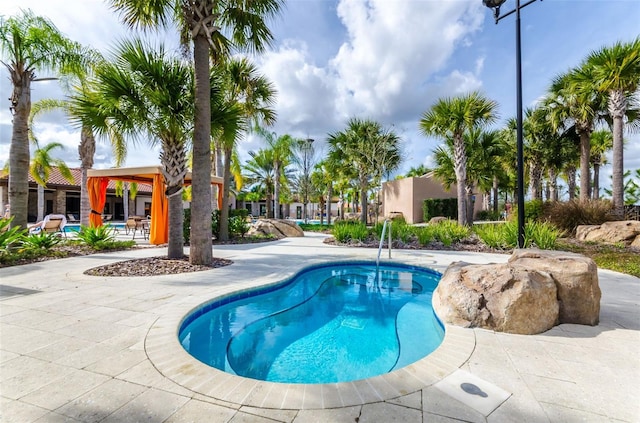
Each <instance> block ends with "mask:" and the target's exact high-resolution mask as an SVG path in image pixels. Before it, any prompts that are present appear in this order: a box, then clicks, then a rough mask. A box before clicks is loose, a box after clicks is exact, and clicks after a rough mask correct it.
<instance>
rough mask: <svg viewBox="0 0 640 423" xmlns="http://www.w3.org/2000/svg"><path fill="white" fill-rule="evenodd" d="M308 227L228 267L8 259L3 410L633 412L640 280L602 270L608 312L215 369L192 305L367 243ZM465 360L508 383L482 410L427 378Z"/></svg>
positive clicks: (427, 257) (413, 256)
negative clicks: (282, 372)
mask: <svg viewBox="0 0 640 423" xmlns="http://www.w3.org/2000/svg"><path fill="white" fill-rule="evenodd" d="M322 240H323V236H322V235H318V234H311V233H308V234H307V236H305V237H304V238H288V239H285V240H281V241H276V242H270V243H265V244H246V245H226V246H215V247H214V255H215V256H216V257H223V258H228V259H231V260H233V261H234V264H233V265H231V266H227V267H223V268H219V269H213V270H210V271H206V272H195V273H188V274H180V275H167V276H158V277H150V278H145V277H135V278H133V277H132V278H118V277H116V278H106V277H93V276H86V275H84V274H83V273H82V272H83V271H84V270H86V269H88V268H91V267H94V266H98V265H103V264H108V263H111V262H114V261H118V260H124V259H131V258H135V257H146V256H158V255H163V254H165V253H166V249H165V248H145V249H140V250H135V251H128V252H116V253H111V254H96V255H93V256H86V257H77V258H71V259H63V260H55V261H49V262H46V263H34V264H30V265H25V266H20V267H11V268H5V269H0V281H1V282H0V285H1V288H0V290H1V294H2V295H0V421H2V422H12V421H17V422H21V423H26V422H57V421H79V422H120V421H134V420H145V421H155V422H173V423H177V422H187V421H207V422H252V423H253V422H259V421H265V422H274V421H280V422H286V423H290V422H295V423H304V422H311V421H322V422H353V421H355V419H356V418H358V419H359V421H360V422H390V421H400V422H414V421H415V422H423V421H425V422H426V421H429V422H440V421H441V422H452V421H460V420H463V421H473V422H475V421H477V422H492V423H493V422H512V421H527V422H567V421H595V422H599V421H602V422H609V421H623V422H639V421H640V403H639V402H638V401H637V392H638V391H639V390H640V389H639V388H640V279H638V278H634V277H631V276H628V275H622V274H619V273H615V272H611V271H606V270H601V271H599V278H600V286H601V288H602V292H603V295H602V301H601V315H600V320H601V321H600V324H599V325H598V326H595V327H590V326H580V325H561V326H558V327H555V328H553V329H552V330H550V331H548V332H546V333H543V334H540V335H535V336H522V335H510V334H502V333H494V332H491V331H487V330H482V329H462V328H454V327H447V332H446V333H447V337H446V338H445V342H444V343H443V345H442V346H441V347H440V348H439V349H438V350H436V351H435V352H434V353H433V354H431V355H430V356H429V357H427V358H425V359H422V360H420V361H419V362H417V363H414V364H412V365H410V366H407V367H406V368H404V369H401V370H399V371H396V372H394V373H391V374H389V375H385V376H380V377H376V378H371V379H367V380H364V381H356V382H353V383H339V384H330V385H306V386H305V385H295V384H294V385H292V384H274V383H269V382H261V381H253V380H248V379H244V378H239V377H236V376H233V375H228V374H225V373H222V372H220V371H218V370H216V369H212V368H209V367H207V366H205V365H204V364H202V363H200V362H199V361H197V360H195V359H194V358H193V357H191V356H190V355H188V354H187V353H186V352H185V351H184V350H182V349H181V346H180V344H179V342H178V340H177V337H176V336H175V334H176V331H177V325H178V324H179V322H180V319H181V318H182V317H183V316H184V315H186V314H187V313H188V312H189V310H191V309H193V308H195V307H197V306H198V305H199V304H201V303H203V302H205V301H207V300H209V299H211V298H214V297H216V296H219V295H222V294H225V293H229V292H234V291H237V290H241V289H248V288H251V287H253V286H256V285H259V284H265V283H274V282H277V281H279V280H282V279H283V278H285V277H287V276H290V275H292V274H293V273H295V272H296V271H298V270H299V269H301V268H303V267H304V266H307V265H310V264H313V263H317V262H322V261H328V260H349V259H351V260H353V259H363V258H364V259H374V258H375V251H374V250H372V249H358V248H344V247H336V246H330V245H325V244H323V243H322ZM507 258H508V256H506V255H496V254H480V253H466V252H446V251H400V250H394V251H393V260H394V261H399V262H406V263H411V264H420V265H423V266H427V267H432V268H434V269H436V270H439V271H444V269H446V267H447V266H448V265H449V263H451V262H452V261H460V260H463V261H467V262H471V263H487V262H505V261H506V260H507ZM457 369H461V370H463V371H464V372H469V373H471V374H472V375H473V376H474V377H477V378H480V379H481V380H484V381H486V382H487V383H490V384H492V385H495V386H496V387H499V388H501V389H502V390H504V391H506V392H508V393H510V394H511V396H510V397H509V398H508V399H507V400H506V401H505V402H504V403H502V404H501V405H500V406H499V407H498V408H497V409H495V410H494V411H493V412H491V413H490V414H489V415H488V416H484V415H482V414H481V413H479V412H478V411H476V410H474V409H473V408H471V407H470V406H469V405H467V404H464V403H463V402H460V401H458V400H456V399H454V398H452V397H451V396H449V395H447V394H446V393H444V392H442V391H441V390H439V389H438V388H437V387H435V386H434V384H435V383H437V382H438V381H440V380H442V379H443V378H445V377H447V376H448V375H450V374H452V373H453V372H454V371H456V370H457Z"/></svg>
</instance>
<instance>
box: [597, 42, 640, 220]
mask: <svg viewBox="0 0 640 423" xmlns="http://www.w3.org/2000/svg"><path fill="white" fill-rule="evenodd" d="M586 66H588V67H589V68H591V69H592V74H593V76H594V78H595V81H594V85H595V87H596V89H597V90H598V91H599V92H600V93H602V94H607V96H608V104H607V110H608V112H609V116H611V118H612V119H613V158H612V162H613V163H612V164H613V173H612V176H613V180H612V187H611V188H612V192H613V206H614V209H616V210H617V211H618V212H620V211H622V208H623V206H624V159H623V130H624V117H625V113H626V110H627V107H628V103H629V98H630V97H631V96H632V95H634V94H635V93H636V91H637V90H638V87H639V86H640V37H638V38H636V39H635V40H634V41H631V42H628V43H622V42H618V43H616V44H614V45H613V46H611V47H604V48H602V49H600V50H598V51H596V52H594V53H591V54H590V55H589V57H588V58H587V61H586Z"/></svg>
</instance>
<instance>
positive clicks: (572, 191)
mask: <svg viewBox="0 0 640 423" xmlns="http://www.w3.org/2000/svg"><path fill="white" fill-rule="evenodd" d="M566 172H567V188H568V190H569V200H573V199H575V198H576V167H575V166H573V165H570V166H568V167H567V170H566Z"/></svg>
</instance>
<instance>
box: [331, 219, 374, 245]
mask: <svg viewBox="0 0 640 423" xmlns="http://www.w3.org/2000/svg"><path fill="white" fill-rule="evenodd" d="M331 234H332V235H333V237H334V238H335V239H336V241H338V242H340V243H343V242H348V241H364V240H366V239H367V238H369V229H368V228H367V226H366V225H365V224H364V223H362V222H353V221H341V222H340V223H339V224H335V225H333V230H332V231H331Z"/></svg>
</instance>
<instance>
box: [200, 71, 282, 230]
mask: <svg viewBox="0 0 640 423" xmlns="http://www.w3.org/2000/svg"><path fill="white" fill-rule="evenodd" d="M213 72H214V73H215V74H216V75H212V80H217V81H219V82H220V84H221V86H220V96H219V98H220V101H218V102H217V101H212V106H211V111H212V113H211V129H212V135H213V138H214V139H215V140H216V141H217V142H216V144H218V145H221V146H222V152H223V155H224V163H223V178H224V187H223V195H222V204H221V205H220V219H219V222H220V228H219V232H218V235H219V237H220V240H222V241H226V240H227V239H228V238H229V228H228V225H229V206H228V204H229V183H230V181H231V159H232V156H233V152H234V150H235V147H236V143H237V141H238V139H239V138H240V137H241V136H242V134H243V133H245V132H247V131H248V130H249V129H250V127H251V124H250V122H252V121H253V123H254V124H255V123H261V124H265V125H271V124H273V123H274V121H275V110H274V109H273V103H274V101H275V89H274V88H273V85H272V84H271V82H270V81H269V80H268V79H267V78H266V77H264V76H263V75H261V74H259V72H258V69H257V67H256V66H255V65H254V64H253V63H251V62H250V61H248V60H247V59H231V60H228V61H226V62H224V63H221V64H219V65H217V66H215V67H214V68H213ZM216 76H217V77H216ZM212 92H213V91H212ZM254 126H255V125H254Z"/></svg>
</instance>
